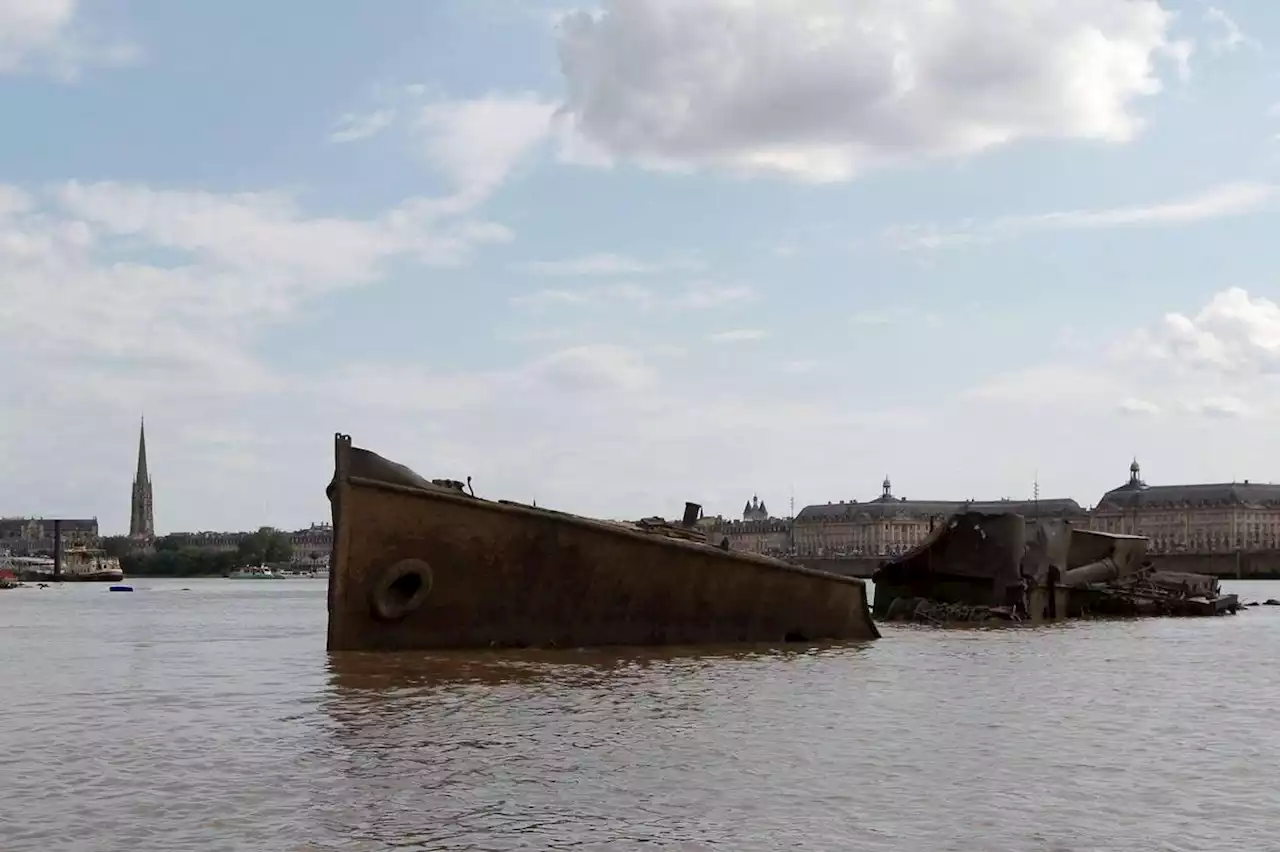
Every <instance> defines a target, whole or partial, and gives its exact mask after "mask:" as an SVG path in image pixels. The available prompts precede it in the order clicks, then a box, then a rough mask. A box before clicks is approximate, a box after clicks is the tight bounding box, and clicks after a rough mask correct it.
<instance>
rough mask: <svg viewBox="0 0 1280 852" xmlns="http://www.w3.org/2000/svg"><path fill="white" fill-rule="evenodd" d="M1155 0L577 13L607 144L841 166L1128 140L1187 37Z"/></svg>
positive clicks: (576, 104)
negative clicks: (1053, 141) (1037, 143)
mask: <svg viewBox="0 0 1280 852" xmlns="http://www.w3.org/2000/svg"><path fill="white" fill-rule="evenodd" d="M1173 20H1174V16H1173V14H1172V13H1171V12H1169V11H1167V10H1166V9H1164V8H1163V7H1161V6H1160V4H1159V3H1158V2H1156V1H1155V0H1126V2H1115V0H1024V2H1021V3H1019V4H1018V14H1016V15H1013V14H1010V9H1009V4H1008V3H1007V2H1004V0H966V2H964V3H904V2H900V0H868V2H863V3H848V2H843V0H702V2H697V3H690V2H686V0H605V2H603V3H602V4H601V8H600V9H599V11H596V12H586V11H582V12H577V13H575V14H572V15H568V16H565V17H564V18H563V19H562V20H561V24H560V30H559V31H560V42H559V50H560V59H561V66H562V70H563V73H564V77H565V81H566V87H567V97H566V99H565V104H564V106H563V107H562V110H561V120H562V121H564V122H565V123H567V124H568V125H569V126H570V127H571V128H572V129H573V131H574V132H575V134H576V135H577V136H579V137H580V138H581V139H583V140H586V142H587V143H588V144H590V145H591V146H593V148H594V150H595V151H596V153H597V154H604V155H608V156H611V157H613V158H617V159H621V160H629V161H634V162H637V163H640V164H642V165H646V166H651V167H655V168H670V169H684V168H693V167H702V166H711V167H720V168H725V169H728V170H731V171H736V172H747V173H751V172H776V173H782V174H785V175H789V176H792V177H796V178H801V179H806V180H814V181H836V180H846V179H849V178H851V177H854V176H856V175H857V174H859V173H861V172H863V171H865V170H866V169H868V168H872V167H875V166H880V165H884V164H889V163H895V162H899V161H902V160H906V159H912V158H921V157H925V158H929V157H950V156H963V155H970V154H975V153H978V152H981V151H985V150H989V149H992V148H995V147H998V146H1002V145H1008V144H1011V143H1014V142H1018V141H1020V140H1026V139H1037V138H1068V139H1088V140H1099V141H1103V142H1125V141H1128V140H1130V139H1132V138H1133V137H1134V136H1135V135H1136V134H1137V133H1138V132H1139V131H1140V130H1141V128H1142V124H1143V122H1142V118H1141V116H1140V114H1139V113H1138V111H1137V110H1138V106H1139V104H1140V103H1141V101H1142V100H1143V99H1144V98H1147V97H1149V96H1151V95H1154V94H1156V93H1158V92H1160V91H1161V89H1162V87H1163V83H1162V78H1161V73H1160V72H1161V66H1162V63H1165V62H1166V61H1168V62H1170V64H1176V63H1177V62H1182V63H1184V65H1183V67H1185V60H1186V57H1187V55H1188V54H1189V51H1190V47H1189V45H1188V44H1187V43H1185V42H1182V41H1178V40H1176V39H1175V38H1174V37H1173V36H1172V35H1171V27H1172V24H1173Z"/></svg>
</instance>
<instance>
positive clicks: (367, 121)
mask: <svg viewBox="0 0 1280 852" xmlns="http://www.w3.org/2000/svg"><path fill="white" fill-rule="evenodd" d="M371 99H372V101H373V104H372V106H371V107H370V108H369V109H365V110H356V111H350V112H346V113H343V114H342V115H340V116H339V117H338V118H337V120H336V121H335V122H334V129H333V131H332V132H331V133H330V134H329V141H330V142H336V143H342V142H355V141H359V140H363V139H369V138H371V137H373V136H376V135H378V134H380V133H383V132H385V131H386V130H388V129H389V128H392V127H399V128H400V130H401V131H402V132H407V133H408V134H409V136H410V138H411V139H412V140H413V144H414V146H415V147H417V149H418V150H419V151H420V152H421V154H422V156H423V159H424V160H425V162H426V163H427V164H428V165H429V166H430V167H431V168H432V169H434V170H435V171H437V172H439V173H440V174H441V175H443V176H444V177H445V178H446V179H447V180H448V181H450V183H451V184H452V185H453V187H454V189H455V190H456V192H457V194H458V195H459V196H460V197H462V198H465V199H467V201H468V203H473V204H474V203H478V202H479V201H482V200H484V199H485V198H486V197H487V196H489V195H490V194H492V193H493V192H494V191H495V190H496V189H497V188H498V187H499V186H501V185H502V183H503V182H504V181H505V180H507V178H508V177H509V176H510V175H511V173H512V172H513V171H514V170H515V169H516V168H517V167H518V166H519V165H520V164H521V162H522V161H524V160H525V159H526V158H527V157H528V156H529V155H530V154H532V153H533V152H534V151H536V150H537V149H538V147H539V146H540V145H541V144H542V143H543V142H544V141H546V140H547V139H548V138H549V137H550V135H551V133H552V122H551V118H552V115H553V114H554V112H555V110H556V104H555V103H554V102H552V101H550V100H547V99H545V98H543V97H542V96H540V95H538V94H537V93H535V92H517V93H503V92H490V93H488V94H485V95H482V96H480V97H477V98H450V97H446V96H444V95H442V94H441V93H439V92H437V91H435V90H434V89H432V88H429V87H427V86H425V85H422V84H418V83H415V84H410V85H404V86H377V87H374V90H373V93H372V98H371Z"/></svg>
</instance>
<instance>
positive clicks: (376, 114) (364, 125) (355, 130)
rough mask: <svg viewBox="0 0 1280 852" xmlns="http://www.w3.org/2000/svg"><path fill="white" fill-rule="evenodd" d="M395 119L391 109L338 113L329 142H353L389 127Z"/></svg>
mask: <svg viewBox="0 0 1280 852" xmlns="http://www.w3.org/2000/svg"><path fill="white" fill-rule="evenodd" d="M395 120H396V111H395V110H393V109H379V110H374V111H373V112H348V113H344V114H343V115H340V116H339V117H338V120H337V122H335V124H336V126H335V127H334V130H333V132H332V133H330V134H329V141H330V142H355V141H357V140H360V139H368V138H370V137H372V136H376V135H378V134H379V133H381V132H382V131H384V130H386V129H387V128H388V127H390V126H391V125H392V124H393V123H394V122H395Z"/></svg>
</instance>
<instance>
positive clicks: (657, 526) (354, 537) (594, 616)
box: [327, 435, 880, 651]
mask: <svg viewBox="0 0 1280 852" xmlns="http://www.w3.org/2000/svg"><path fill="white" fill-rule="evenodd" d="M327 493H328V496H329V501H330V503H331V505H332V507H333V531H334V538H333V558H332V559H331V561H330V564H331V566H332V568H331V569H330V574H329V636H328V647H329V650H331V651H350V650H379V651H400V650H416V649H428V648H488V647H524V646H533V647H538V646H541V647H560V648H565V647H582V646H593V645H594V646H602V645H707V644H723V643H740V642H753V643H760V642H768V643H775V642H816V641H823V640H845V639H875V638H877V637H878V636H879V635H880V634H879V632H878V631H877V630H876V627H875V624H874V623H872V621H871V613H870V610H869V608H868V606H867V593H866V585H865V584H864V583H863V581H862V580H857V579H853V578H849V577H841V576H838V575H835V574H828V573H826V572H823V571H814V570H811V569H808V568H803V567H801V566H798V565H791V564H789V563H786V562H782V561H780V560H777V559H771V558H769V557H765V556H758V555H755V554H751V553H744V552H741V551H733V550H729V549H728V542H727V541H716V542H708V541H707V540H706V536H705V535H704V534H703V533H701V532H700V531H698V530H697V529H696V527H695V523H696V521H697V518H698V513H699V511H700V508H701V507H699V506H698V505H697V504H694V503H689V504H686V506H685V513H684V518H683V520H682V521H681V522H680V523H678V524H677V523H669V522H666V521H663V520H662V519H661V518H647V519H645V520H642V521H637V522H635V523H622V522H613V521H601V520H595V519H592V518H585V517H582V516H579V515H570V514H567V513H564V512H556V511H551V510H548V509H543V508H540V507H534V506H528V505H524V504H521V503H512V502H508V501H505V500H499V501H496V502H494V501H490V500H482V499H480V498H478V497H476V496H475V495H474V493H469V492H468V489H467V487H466V486H464V484H463V483H461V482H458V481H456V480H443V479H440V480H432V481H428V480H426V479H423V478H422V477H421V476H419V475H417V474H416V473H414V472H413V471H411V470H409V469H408V468H407V467H405V466H403V465H399V464H396V463H395V462H392V461H388V460H387V459H384V458H382V457H381V456H379V455H377V454H375V453H372V452H370V451H368V450H363V449H358V448H356V447H353V446H352V445H351V438H350V436H348V435H337V436H336V439H335V471H334V477H333V481H332V482H331V483H330V485H329V488H328V490H327Z"/></svg>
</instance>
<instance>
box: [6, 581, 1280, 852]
mask: <svg viewBox="0 0 1280 852" xmlns="http://www.w3.org/2000/svg"><path fill="white" fill-rule="evenodd" d="M134 586H135V588H136V589H137V591H136V592H134V593H133V594H121V593H110V592H108V591H107V590H106V588H105V587H103V586H97V585H91V584H90V585H68V586H65V587H63V588H57V589H43V590H40V589H34V588H26V589H18V590H12V591H4V592H0V688H2V689H3V695H2V696H0V714H2V715H0V850H3V852H25V850H33V852H34V851H35V850H40V852H45V850H48V852H57V850H68V852H69V851H70V850H77V852H79V850H84V852H103V851H104V850H122V852H124V850H129V852H134V850H136V852H143V850H156V852H160V851H161V850H163V852H173V850H189V849H190V850H255V852H257V850H261V852H273V851H274V850H289V852H293V851H294V850H383V849H397V850H412V849H421V850H433V852H434V850H462V849H474V850H513V849H530V850H543V849H547V850H550V849H574V850H592V849H610V850H627V849H644V850H660V849H680V850H725V852H753V850H894V851H895V852H899V850H900V852H934V850H939V852H942V850H956V852H993V850H1010V852H1022V850H1055V852H1083V850H1091V852H1092V850H1134V851H1135V852H1137V850H1141V852H1154V850H1188V852H1190V850H1196V852H1199V850H1231V851H1232V852H1242V850H1243V852H1253V851H1254V850H1268V849H1280V669H1278V668H1277V662H1278V657H1280V607H1276V608H1271V607H1258V608H1256V609H1251V610H1248V611H1247V612H1245V613H1242V614H1240V615H1238V616H1235V617H1227V618H1218V619H1204V620H1172V619H1153V620H1146V621H1128V622H1106V623H1077V624H1071V625H1060V626H1054V627H1046V628H1035V629H1032V628H1023V629H996V630H947V631H938V630H930V629H924V628H915V627H886V628H884V638H883V639H881V640H880V641H878V642H874V643H868V644H860V645H845V646H836V647H831V646H825V647H799V648H788V649H766V648H762V649H735V650H716V651H707V650H703V651H684V652H680V651H672V652H663V653H655V652H642V651H629V652H607V653H601V652H590V653H588V652H574V651H565V652H558V653H540V654H536V653H521V654H506V655H502V654H494V653H484V654H449V655H443V654H404V655H333V656H330V655H328V654H326V653H325V650H324V625H325V607H324V601H325V597H324V581H323V580H302V579H298V580H283V581H276V582H248V581H234V580H147V579H139V580H136V581H134ZM1224 586H1225V587H1227V588H1228V589H1229V590H1233V591H1238V592H1241V593H1242V594H1243V595H1244V596H1245V597H1246V598H1248V599H1259V600H1262V599H1265V598H1267V597H1280V583H1224Z"/></svg>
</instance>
